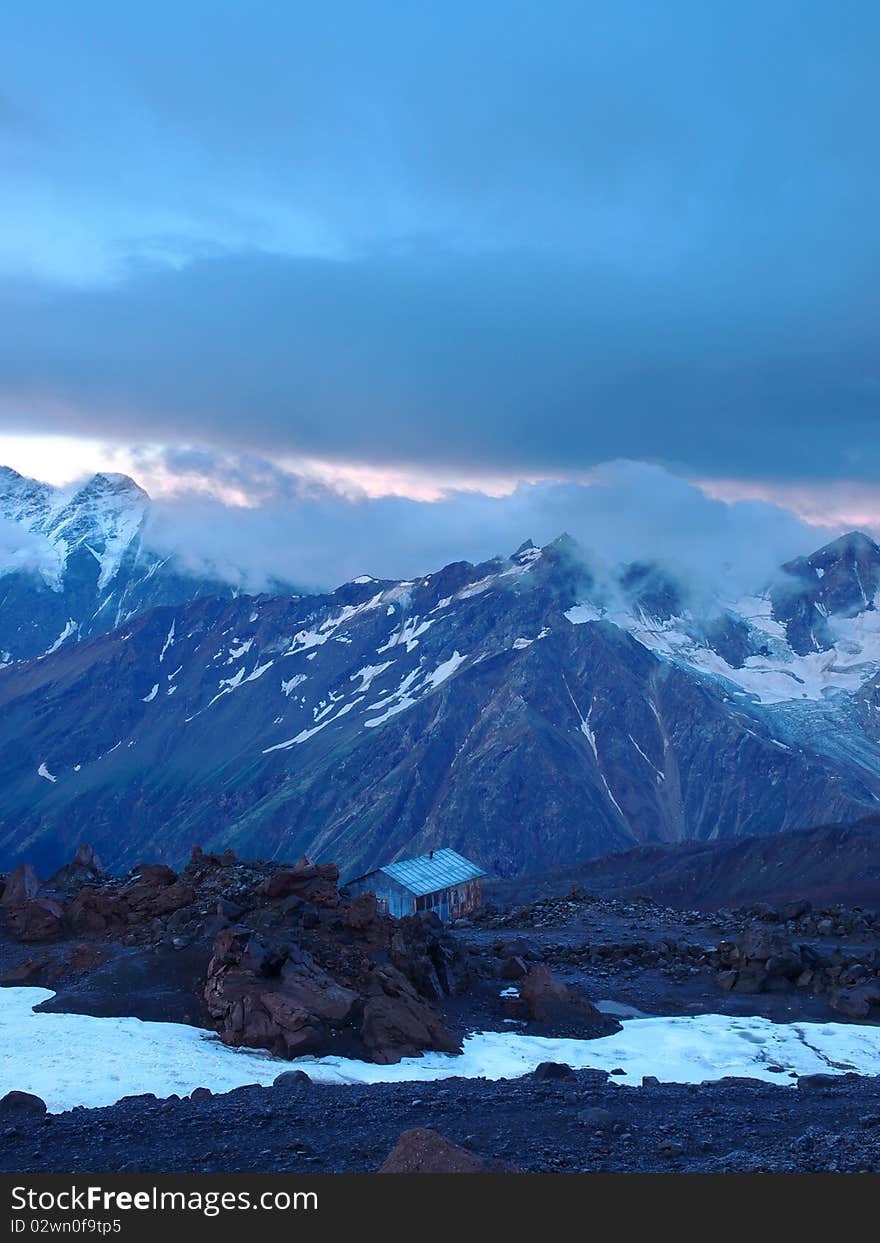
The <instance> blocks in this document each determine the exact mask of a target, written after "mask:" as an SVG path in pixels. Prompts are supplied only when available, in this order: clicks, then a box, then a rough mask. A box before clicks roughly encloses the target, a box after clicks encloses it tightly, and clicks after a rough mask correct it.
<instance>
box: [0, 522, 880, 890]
mask: <svg viewBox="0 0 880 1243" xmlns="http://www.w3.org/2000/svg"><path fill="white" fill-rule="evenodd" d="M874 547H875V548H876V546H874ZM877 555H878V558H880V550H877ZM860 572H861V571H860ZM775 608H776V605H775V604H774V602H773V600H772V599H771V598H769V597H768V598H766V599H762V600H760V601H757V602H756V599H755V598H753V599H752V601H751V602H750V603H749V604H748V607H746V608H745V611H741V612H739V613H736V612H734V611H732V610H731V609H727V610H724V609H722V610H721V611H716V613H715V614H714V615H713V617H712V618H711V619H710V621H708V622H707V621H706V620H705V619H701V618H700V617H697V616H693V615H691V613H690V612H689V611H688V609H687V607H686V604H685V602H684V601H683V599H682V598H681V593H680V591H679V589H677V588H676V587H675V585H674V584H672V583H666V582H664V580H663V578H662V576H660V575H659V574H658V573H655V572H649V571H648V570H646V569H645V568H638V567H636V568H632V567H630V569H629V570H627V571H626V572H625V573H624V574H623V575H621V576H620V578H619V579H618V580H616V581H615V583H613V584H609V583H607V582H599V581H598V580H594V579H593V577H592V576H591V574H590V572H589V570H588V568H587V567H586V565H585V561H584V558H583V555H582V554H581V553H580V551H579V550H578V549H577V548H576V547H575V546H574V545H573V543H572V542H571V541H570V540H568V539H566V538H562V539H560V540H558V541H556V542H555V543H554V544H552V545H550V546H548V547H547V548H545V549H543V550H539V549H535V548H532V547H531V546H524V547H523V548H522V549H521V550H520V551H519V552H518V553H517V554H516V555H515V556H514V557H512V558H509V559H497V560H495V561H492V562H488V563H486V564H484V565H480V566H471V565H469V564H467V563H457V564H453V565H451V566H447V567H446V568H445V569H444V570H441V571H439V572H438V573H436V574H433V575H430V576H428V577H427V578H425V579H420V580H418V581H413V582H376V581H375V580H372V579H369V578H363V579H359V580H357V581H356V582H354V583H350V584H346V585H345V586H344V587H342V588H340V589H339V590H338V591H336V592H334V593H332V594H331V595H327V596H315V597H299V598H298V597H277V598H258V599H251V598H246V597H240V598H238V599H235V600H221V599H216V598H213V599H199V600H196V601H193V602H191V603H188V604H185V605H181V606H178V607H174V608H159V609H155V610H152V611H151V612H148V613H146V614H142V615H139V616H137V617H135V618H133V619H132V620H131V621H130V622H129V623H127V625H126V626H125V627H124V628H122V629H117V630H115V631H113V632H111V633H109V634H107V635H104V636H103V637H99V638H95V639H92V640H89V641H87V642H83V643H80V644H78V645H75V646H66V647H62V648H61V649H60V650H58V651H56V652H55V653H53V654H52V655H50V656H47V657H46V658H45V659H42V660H39V661H30V662H25V663H21V664H19V665H17V666H13V667H11V668H9V669H6V670H5V671H2V672H0V765H2V770H3V772H4V780H3V786H2V791H0V851H2V855H3V857H4V858H5V859H7V860H9V861H11V860H14V859H18V858H21V857H24V856H27V857H28V858H30V859H32V860H36V861H37V862H38V863H41V864H43V866H54V865H55V863H56V862H57V861H59V860H62V859H64V858H66V857H68V856H69V855H70V853H71V848H73V847H75V846H76V844H77V843H78V842H79V841H80V840H81V839H82V838H83V836H86V837H88V838H89V839H90V840H91V841H92V843H93V844H94V845H95V847H96V848H97V849H98V850H99V852H100V853H101V854H102V855H103V856H105V857H106V861H108V862H109V863H111V864H112V865H113V866H119V865H123V864H125V863H131V862H133V861H134V860H135V858H136V857H138V856H140V855H143V854H159V855H161V856H163V857H166V858H169V859H171V860H179V859H181V858H182V857H183V856H184V855H186V854H187V853H188V851H189V848H190V847H191V845H192V844H193V843H194V842H201V843H202V844H203V845H204V846H206V847H220V846H223V847H225V846H227V845H231V846H233V847H234V848H235V849H236V850H238V851H240V852H241V853H243V854H248V853H250V854H253V853H259V854H261V855H262V856H264V857H279V858H280V857H296V856H297V855H298V854H299V853H301V852H303V851H306V852H307V853H309V854H310V855H312V856H314V857H318V858H330V857H333V858H337V859H339V860H341V861H342V863H343V866H344V868H345V869H346V871H347V872H348V874H353V873H355V872H357V871H360V870H364V869H366V868H368V867H370V866H373V865H374V864H376V863H379V862H382V861H385V860H387V859H389V858H391V857H393V856H395V855H399V854H404V853H410V852H413V851H420V850H424V849H429V848H430V847H432V846H436V845H439V844H441V843H442V844H448V845H451V846H454V847H456V848H458V849H460V850H462V851H463V852H464V853H466V854H468V855H470V856H472V857H473V858H475V859H476V860H477V861H478V862H479V863H481V864H482V865H483V866H485V867H487V868H488V869H490V870H491V871H494V872H496V873H500V874H502V875H505V874H507V875H509V874H514V873H518V872H528V873H534V872H537V871H542V870H549V869H551V868H553V867H557V866H560V865H562V864H566V863H569V862H573V861H576V860H583V859H585V858H590V857H594V856H598V855H601V854H604V853H607V852H608V851H611V850H621V849H624V848H626V847H628V846H632V845H636V844H639V843H646V842H657V841H660V842H681V841H687V840H691V839H701V840H705V839H716V838H727V837H738V836H745V835H754V834H758V833H766V832H770V831H772V832H775V831H778V830H782V829H789V828H795V827H800V826H802V825H804V824H809V823H816V822H830V821H845V820H851V819H857V818H858V817H860V816H863V815H865V814H868V813H870V812H872V811H874V810H875V809H876V807H877V805H878V802H880V749H878V747H877V743H876V738H875V737H873V736H872V733H871V729H872V726H871V724H870V722H871V720H872V719H873V718H872V716H871V711H872V709H870V705H868V706H865V705H864V704H861V701H860V700H859V695H864V694H865V693H868V694H869V697H870V693H869V692H865V691H864V690H863V687H864V685H865V684H870V681H871V677H872V676H873V675H876V673H878V672H880V663H878V662H876V661H875V660H874V657H873V655H872V654H871V653H872V652H873V651H874V648H873V647H872V643H873V636H874V635H875V633H876V627H875V628H874V629H872V626H875V623H876V621H877V619H878V617H880V615H878V614H877V613H876V612H875V611H874V610H872V609H870V608H868V607H867V605H866V606H865V607H863V609H862V611H861V612H857V613H856V614H855V615H854V616H850V615H849V603H847V609H846V612H845V614H844V615H841V616H840V617H831V615H830V613H829V618H830V621H829V625H830V626H831V630H830V631H829V635H830V638H831V639H833V640H834V641H835V642H836V643H837V646H836V647H835V646H834V645H833V644H832V646H831V647H829V648H828V649H827V651H826V652H824V653H822V654H821V656H822V663H821V667H820V668H819V669H818V672H817V671H816V670H814V667H813V664H809V662H810V661H811V660H813V657H814V656H815V655H816V653H815V651H813V652H811V653H809V654H807V655H805V656H802V655H800V654H799V653H798V652H797V651H796V649H795V648H794V647H792V646H791V644H790V643H789V641H788V639H787V637H786V624H787V623H786V622H785V621H784V620H782V621H780V620H777V619H776V618H775V617H774V609H775ZM853 627H856V629H858V628H859V627H860V628H861V633H862V635H863V640H864V642H863V650H862V654H861V655H859V654H858V653H855V652H854V650H851V649H852V645H853V643H854V642H855V640H854V639H853V637H852V636H853V633H854V631H853ZM836 628H839V630H840V634H841V635H842V636H843V637H842V638H840V639H838V638H837V637H836V633H837V629H836ZM832 632H834V633H832ZM753 649H754V650H753ZM721 653H724V655H722V654H721ZM804 661H807V662H808V666H807V667H806V671H807V672H810V677H811V678H812V680H808V679H807V678H805V677H804V676H802V673H803V672H804V667H803V665H802V662H804ZM856 671H858V672H856ZM783 691H787V692H788V693H789V698H788V699H784V698H782V692H783ZM829 722H832V723H833V728H832V727H831V726H829Z"/></svg>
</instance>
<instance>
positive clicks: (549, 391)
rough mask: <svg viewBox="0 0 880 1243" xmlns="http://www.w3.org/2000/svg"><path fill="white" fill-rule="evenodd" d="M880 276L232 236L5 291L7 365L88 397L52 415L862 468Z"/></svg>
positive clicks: (778, 473) (475, 448)
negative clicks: (618, 269) (169, 266)
mask: <svg viewBox="0 0 880 1243" xmlns="http://www.w3.org/2000/svg"><path fill="white" fill-rule="evenodd" d="M878 275H880V274H878ZM877 289H880V284H878V286H877V287H876V288H870V289H869V288H866V289H864V291H863V293H862V295H861V296H860V298H859V299H858V301H859V305H858V307H855V306H853V305H852V299H851V300H850V302H849V304H842V303H841V301H840V299H837V298H833V297H832V296H831V293H830V291H829V292H828V293H827V296H826V297H825V298H824V299H816V300H813V301H810V302H805V301H804V300H803V299H802V298H801V296H800V294H799V291H798V290H797V289H796V288H793V287H791V286H789V287H787V288H781V287H779V286H777V285H775V284H774V278H773V276H772V274H768V273H765V274H760V276H759V278H755V275H754V273H753V272H751V271H748V272H746V273H729V274H728V276H727V279H726V280H725V281H724V282H723V283H722V282H721V281H720V280H719V279H717V278H716V280H715V281H714V283H713V285H712V287H711V288H706V287H705V285H704V284H703V283H702V282H701V281H700V279H699V275H698V274H697V273H687V274H684V275H682V276H680V277H678V278H676V279H675V280H674V281H670V282H668V283H666V284H663V285H659V284H652V283H650V282H646V281H645V280H643V279H642V280H639V279H631V280H625V281H622V280H621V279H620V278H619V277H618V276H617V275H616V274H614V273H612V272H609V271H608V270H607V269H605V268H604V267H602V266H601V265H598V264H592V265H587V264H574V263H572V262H571V261H564V262H563V261H560V260H558V259H551V258H548V257H541V258H536V257H535V256H534V255H529V254H525V253H506V254H504V255H497V254H496V255H492V256H480V257H475V256H470V257H462V256H455V255H451V254H435V255H433V256H432V257H431V258H426V257H425V256H423V255H420V256H409V257H405V258H404V257H398V258H388V257H384V258H372V259H364V260H358V261H354V260H352V261H346V262H329V261H321V260H296V259H284V260H282V259H278V258H277V257H275V258H267V257H261V258H253V257H252V258H236V259H225V260H219V259H218V260H211V261H202V262H198V263H194V264H191V265H189V266H188V267H186V268H185V269H184V270H182V271H167V270H166V271H161V272H154V273H151V274H149V275H142V276H140V277H138V278H134V279H131V280H129V281H127V282H125V283H124V284H123V285H113V286H109V287H104V288H100V289H94V290H89V291H84V290H65V291H62V290H43V291H41V293H40V294H39V295H33V294H32V295H30V296H28V297H27V298H24V297H22V296H20V295H13V296H11V297H10V296H7V297H6V298H5V299H4V301H3V304H2V311H3V312H4V318H5V320H6V323H7V331H6V332H5V333H4V334H3V337H2V340H0V374H2V376H3V379H4V382H5V387H6V389H7V391H8V392H11V393H13V394H16V395H17V397H18V402H19V407H20V409H21V410H22V412H23V414H22V419H21V423H20V426H21V428H22V430H26V429H32V428H33V415H32V414H31V413H30V410H32V409H33V406H32V404H31V402H30V401H29V400H27V395H28V394H33V395H36V396H38V397H41V396H42V395H44V394H46V393H47V392H48V393H51V394H52V395H59V396H61V397H63V398H64V399H65V400H66V402H68V403H69V405H68V407H67V408H66V409H64V408H60V409H57V410H56V411H55V412H54V413H47V414H44V416H43V422H44V423H45V424H47V425H48V424H51V425H52V426H53V427H55V428H56V429H58V430H65V431H78V430H81V431H86V430H87V431H90V432H100V433H104V434H109V435H116V436H120V437H122V438H126V437H128V438H137V439H140V440H143V439H145V438H151V437H152V438H157V439H168V438H171V439H175V438H177V437H183V438H185V439H187V440H190V441H192V440H200V439H207V440H211V439H217V440H219V441H221V442H225V443H226V444H228V445H233V446H239V447H241V446H246V445H252V446H254V447H256V448H259V449H261V450H263V451H264V452H265V451H266V450H272V449H275V450H277V451H279V452H280V451H291V450H293V451H299V452H302V453H306V454H312V455H315V456H322V457H330V458H341V459H343V460H349V461H350V460H366V461H374V462H388V461H397V462H421V463H426V462H427V463H434V462H436V463H438V464H443V465H453V466H467V467H471V468H472V467H474V466H477V467H480V468H482V469H492V470H499V471H509V470H526V471H528V470H531V471H542V470H550V471H559V470H576V469H579V468H585V467H589V466H591V465H593V464H595V463H598V462H602V461H605V460H608V459H612V458H617V457H640V458H646V459H651V460H655V461H660V462H665V463H668V464H672V465H682V466H684V467H686V468H688V469H690V470H692V471H697V472H702V473H705V474H709V475H714V474H723V475H728V476H729V475H740V476H750V477H762V478H766V477H768V476H775V477H795V478H811V477H819V478H821V477H832V478H833V477H844V478H847V477H851V478H852V477H861V478H864V477H871V476H872V475H876V473H877V471H878V468H880V436H877V435H876V434H875V433H876V423H875V420H876V417H877V397H878V386H877V383H876V382H875V381H874V380H873V379H872V366H873V361H874V360H873V356H872V355H873V351H874V343H873V339H872V338H873V335H874V327H873V326H874V324H876V322H877V317H878V313H880V306H876V305H875V303H876V302H877V296H878V295H877ZM14 408H15V407H14V405H13V406H10V410H13V409H14ZM11 423H12V425H14V421H12V420H11Z"/></svg>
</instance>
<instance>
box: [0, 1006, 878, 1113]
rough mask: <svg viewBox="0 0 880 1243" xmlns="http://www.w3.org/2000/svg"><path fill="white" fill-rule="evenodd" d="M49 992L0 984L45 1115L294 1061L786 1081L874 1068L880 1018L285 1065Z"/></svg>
mask: <svg viewBox="0 0 880 1243" xmlns="http://www.w3.org/2000/svg"><path fill="white" fill-rule="evenodd" d="M52 995H53V994H52V993H51V992H49V991H48V990H47V989H42V988H4V989H3V990H2V991H0V1094H3V1093H6V1092H9V1091H12V1090H18V1091H23V1092H33V1093H35V1094H36V1095H37V1096H40V1097H42V1099H43V1100H44V1101H45V1102H46V1104H47V1105H48V1107H49V1110H50V1111H51V1112H52V1113H59V1112H61V1111H62V1110H65V1109H72V1108H73V1107H74V1106H76V1105H84V1106H86V1107H87V1108H98V1107H100V1106H103V1105H110V1104H112V1103H113V1102H114V1101H117V1100H119V1099H120V1098H121V1097H123V1096H133V1095H138V1094H141V1093H144V1092H153V1093H155V1095H156V1096H159V1097H162V1096H170V1095H171V1094H172V1093H176V1094H177V1095H179V1096H185V1095H188V1094H189V1093H190V1092H192V1090H193V1089H194V1088H197V1087H206V1088H210V1089H211V1091H212V1092H228V1091H230V1090H231V1089H232V1088H236V1087H241V1086H243V1085H244V1084H248V1083H261V1084H264V1085H266V1086H268V1085H269V1084H271V1083H272V1081H273V1079H274V1078H275V1077H276V1075H278V1074H280V1073H281V1072H282V1071H284V1070H289V1069H291V1068H293V1067H296V1068H300V1069H303V1070H305V1072H306V1073H307V1074H308V1075H309V1076H310V1077H311V1078H312V1079H314V1080H315V1081H317V1082H319V1083H363V1084H370V1083H404V1082H425V1081H430V1080H436V1079H446V1078H449V1077H451V1076H456V1075H458V1076H462V1077H464V1078H469V1079H473V1078H479V1077H484V1078H486V1079H515V1078H518V1077H519V1076H521V1075H526V1074H528V1073H529V1072H530V1071H532V1070H534V1068H535V1067H536V1066H537V1065H538V1063H539V1062H547V1061H553V1062H567V1063H568V1065H569V1066H572V1067H573V1068H574V1069H576V1070H582V1069H587V1068H594V1069H602V1070H612V1069H614V1068H616V1067H618V1066H619V1067H621V1068H622V1069H623V1070H624V1072H625V1074H624V1075H621V1076H615V1081H616V1082H617V1083H626V1084H629V1085H631V1086H639V1085H640V1084H641V1080H642V1076H643V1075H656V1076H657V1078H658V1079H660V1080H661V1081H663V1082H672V1083H702V1082H704V1081H706V1080H715V1079H720V1078H722V1077H724V1076H725V1075H738V1076H747V1077H750V1078H754V1079H763V1080H764V1081H765V1082H767V1083H776V1084H780V1085H782V1086H791V1085H792V1084H793V1083H794V1082H795V1079H794V1077H793V1074H792V1072H795V1073H796V1074H800V1075H804V1074H816V1073H821V1074H844V1073H845V1072H847V1071H856V1072H858V1073H860V1074H865V1075H875V1074H878V1073H880V1027H872V1026H867V1025H860V1024H856V1023H779V1024H777V1023H772V1022H770V1020H769V1019H764V1018H743V1017H731V1016H727V1015H720V1014H705V1015H699V1016H695V1017H686V1018H683V1017H676V1018H644V1019H628V1020H625V1021H624V1023H623V1030H622V1031H620V1032H618V1033H616V1034H615V1035H613V1036H603V1037H602V1038H600V1039H598V1040H572V1039H561V1038H560V1039H552V1038H549V1037H541V1036H525V1035H521V1034H520V1033H518V1032H508V1031H505V1032H481V1033H479V1034H475V1035H472V1036H468V1037H467V1038H466V1040H465V1042H464V1052H463V1053H462V1054H461V1055H460V1056H455V1055H452V1054H444V1053H426V1054H424V1055H423V1056H422V1057H415V1058H404V1059H403V1060H402V1061H401V1062H397V1063H395V1064H394V1065H391V1066H376V1065H374V1064H372V1063H370V1062H359V1061H355V1060H350V1059H347V1058H342V1057H322V1058H312V1057H303V1058H298V1059H297V1060H296V1061H294V1062H285V1061H281V1060H278V1059H275V1058H272V1057H270V1056H269V1055H268V1054H263V1053H259V1052H255V1051H254V1050H244V1049H242V1050H237V1049H230V1048H227V1047H226V1046H225V1045H222V1044H221V1043H220V1041H219V1040H218V1039H217V1037H216V1036H215V1035H214V1034H213V1033H210V1032H204V1031H200V1030H199V1029H198V1028H196V1027H186V1026H184V1025H183V1024H179V1023H144V1022H141V1021H140V1020H139V1019H130V1018H92V1017H89V1016H86V1015H79V1014H37V1013H35V1012H34V1010H33V1008H32V1007H33V1006H35V1005H37V1004H39V1003H40V1002H42V1001H47V1000H48V999H49V998H50V997H51V996H52ZM72 1049H73V1050H76V1049H88V1050H89V1056H88V1057H87V1058H85V1057H74V1056H71V1050H72ZM771 1066H779V1067H781V1068H782V1069H781V1071H776V1070H770V1069H769V1068H770V1067H771Z"/></svg>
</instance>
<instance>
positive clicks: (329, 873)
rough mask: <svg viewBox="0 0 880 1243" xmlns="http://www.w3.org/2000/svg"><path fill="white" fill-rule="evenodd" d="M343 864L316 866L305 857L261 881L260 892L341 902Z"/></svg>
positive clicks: (331, 904) (334, 903)
mask: <svg viewBox="0 0 880 1243" xmlns="http://www.w3.org/2000/svg"><path fill="white" fill-rule="evenodd" d="M338 880H339V868H338V867H337V866H336V864H335V863H321V864H318V865H316V866H312V865H311V864H309V863H308V862H306V861H302V862H301V865H300V864H298V865H297V866H296V867H295V868H279V869H278V871H277V872H273V873H272V875H271V876H268V877H267V878H266V880H264V881H262V882H261V883H260V884H259V885H257V888H256V892H257V893H258V894H259V895H260V896H261V897H264V898H269V899H270V901H273V902H274V901H278V900H279V899H280V898H288V897H298V898H302V899H303V901H304V902H311V903H312V904H313V905H314V906H323V907H334V906H338V905H339V890H338V889H337V881H338Z"/></svg>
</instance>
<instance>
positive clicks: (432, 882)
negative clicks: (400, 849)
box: [376, 846, 486, 897]
mask: <svg viewBox="0 0 880 1243" xmlns="http://www.w3.org/2000/svg"><path fill="white" fill-rule="evenodd" d="M376 871H377V872H384V874H385V875H386V876H390V877H391V879H392V880H396V881H397V882H398V884H400V885H403V886H405V888H407V889H408V890H409V891H410V893H413V894H415V895H416V897H421V896H422V895H423V894H426V893H434V892H435V891H436V890H437V889H446V888H447V887H448V886H449V885H460V884H461V883H462V882H463V881H467V880H476V878H477V877H478V876H485V875H486V873H485V872H484V871H483V869H482V868H478V867H477V865H476V863H471V861H470V859H465V857H464V855H460V854H459V853H458V851H457V850H451V849H450V848H449V847H448V846H444V847H443V849H442V850H434V851H432V852H431V854H428V855H419V856H418V857H417V858H415V859H398V861H397V862H396V863H386V865H385V866H384V867H381V868H377V869H376Z"/></svg>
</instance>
